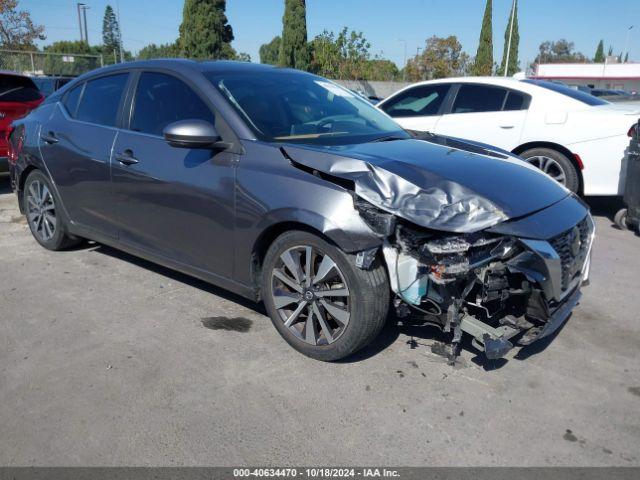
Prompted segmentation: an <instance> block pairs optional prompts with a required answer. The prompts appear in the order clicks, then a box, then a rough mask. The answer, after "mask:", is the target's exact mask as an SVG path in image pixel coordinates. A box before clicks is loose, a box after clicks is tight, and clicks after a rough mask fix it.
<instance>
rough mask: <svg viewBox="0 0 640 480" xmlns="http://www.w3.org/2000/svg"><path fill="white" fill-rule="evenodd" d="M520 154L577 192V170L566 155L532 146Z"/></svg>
mask: <svg viewBox="0 0 640 480" xmlns="http://www.w3.org/2000/svg"><path fill="white" fill-rule="evenodd" d="M520 156H521V157H522V158H524V159H525V160H526V161H527V163H530V164H531V165H533V166H534V167H536V168H538V169H540V170H542V171H543V172H544V173H546V174H547V175H549V176H550V177H551V178H553V179H554V180H555V181H556V182H558V183H561V184H562V185H564V186H565V187H567V188H568V189H569V190H571V191H572V192H574V193H577V192H578V190H579V189H580V176H579V174H578V170H577V169H576V167H575V165H574V164H573V162H571V160H569V159H568V158H567V156H566V155H563V154H562V153H560V152H558V151H557V150H552V149H550V148H532V149H529V150H526V151H524V152H522V153H521V154H520Z"/></svg>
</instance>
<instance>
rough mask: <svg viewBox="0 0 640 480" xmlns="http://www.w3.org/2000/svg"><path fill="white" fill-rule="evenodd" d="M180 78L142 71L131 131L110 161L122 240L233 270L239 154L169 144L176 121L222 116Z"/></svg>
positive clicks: (186, 261)
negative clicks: (165, 135)
mask: <svg viewBox="0 0 640 480" xmlns="http://www.w3.org/2000/svg"><path fill="white" fill-rule="evenodd" d="M203 98H204V96H202V97H201V96H200V95H199V94H198V93H196V91H195V90H194V89H192V88H191V87H190V86H189V85H187V84H186V83H185V82H184V81H183V80H181V79H180V78H177V77H175V76H173V75H170V74H168V73H159V72H142V73H141V74H140V76H139V78H138V80H137V84H136V87H135V93H134V96H133V99H132V101H131V118H130V121H129V129H128V130H126V131H122V132H120V133H119V134H118V137H117V139H116V142H115V145H114V149H113V152H114V155H113V159H112V163H111V167H112V181H113V191H114V196H115V199H116V205H115V208H116V216H117V219H118V225H119V239H120V242H122V243H123V244H127V245H131V246H133V247H135V248H137V249H142V250H144V251H147V252H150V253H152V254H153V255H156V256H160V257H164V258H167V259H169V260H171V261H173V262H178V263H180V264H181V265H185V266H188V267H191V268H194V269H196V270H200V271H203V272H206V273H213V274H215V275H218V276H222V277H227V278H229V277H231V276H232V273H233V272H232V267H233V263H232V259H233V255H234V242H233V228H234V215H235V212H234V186H235V175H236V163H237V160H238V156H237V155H236V154H234V153H230V152H224V151H223V152H221V151H216V150H211V149H189V148H176V147H172V146H170V145H169V144H168V143H167V142H165V140H164V138H163V137H162V131H163V129H164V128H165V127H166V126H167V125H169V124H170V123H173V122H176V121H178V120H189V119H198V120H204V121H207V122H209V123H211V124H212V125H214V126H216V127H217V128H218V130H219V131H221V132H222V131H224V129H222V128H220V126H219V123H220V122H221V121H222V120H221V119H220V118H219V116H218V115H216V113H215V112H214V111H213V109H212V108H211V106H210V105H209V104H208V103H207V102H205V101H204V100H203Z"/></svg>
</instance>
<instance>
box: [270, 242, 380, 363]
mask: <svg viewBox="0 0 640 480" xmlns="http://www.w3.org/2000/svg"><path fill="white" fill-rule="evenodd" d="M307 259H310V260H309V262H307ZM309 267H310V269H311V275H309V276H308V275H307V271H308V270H307V269H308V268H309ZM307 277H309V278H307ZM261 287H262V297H263V300H264V304H265V307H266V309H267V312H268V313H269V316H270V317H271V321H272V322H273V325H274V326H275V327H276V329H277V330H278V333H280V335H281V336H282V337H283V338H284V339H285V340H286V341H287V343H289V345H291V346H292V347H293V348H295V349H296V350H297V351H298V352H300V353H302V354H304V355H306V356H308V357H311V358H314V359H317V360H322V361H326V362H330V361H335V360H339V359H342V358H345V357H347V356H349V355H351V354H353V353H355V352H356V351H358V350H360V349H361V348H363V347H365V346H366V345H368V344H369V343H371V341H372V340H373V339H374V338H375V337H376V336H377V335H378V334H379V333H380V331H381V330H382V328H383V326H384V324H385V321H386V319H387V313H388V309H389V295H390V288H389V280H388V278H387V272H386V270H385V268H384V266H383V265H382V263H381V261H380V259H376V261H375V262H374V263H373V265H372V266H371V268H370V269H369V270H362V269H360V268H358V267H356V265H355V256H354V255H350V254H347V253H344V252H343V251H342V250H340V249H339V248H338V247H336V246H334V245H332V244H331V243H329V242H327V241H325V240H323V239H322V238H320V237H319V236H317V235H313V234H311V233H308V232H303V231H296V230H294V231H290V232H287V233H284V234H282V235H281V236H279V237H278V238H277V239H276V240H275V241H274V242H273V244H272V245H271V246H270V247H269V250H268V251H267V254H266V256H265V260H264V262H263V268H262V285H261Z"/></svg>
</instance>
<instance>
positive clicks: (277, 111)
mask: <svg viewBox="0 0 640 480" xmlns="http://www.w3.org/2000/svg"><path fill="white" fill-rule="evenodd" d="M205 75H206V76H207V78H208V79H209V80H210V81H211V82H212V83H213V85H214V86H215V88H216V89H217V90H218V91H219V92H220V93H222V94H223V95H224V96H225V97H226V98H227V99H228V100H229V102H230V103H231V105H232V106H233V107H234V108H235V109H236V110H237V111H238V112H239V113H240V115H242V117H244V119H245V121H246V122H247V124H248V125H249V126H250V127H251V128H252V130H253V131H254V132H255V134H256V136H257V137H258V138H259V139H260V140H263V141H267V142H289V143H291V142H293V143H306V144H314V145H347V144H356V143H364V142H368V141H372V140H377V139H382V138H389V137H400V138H409V134H408V133H406V132H405V131H404V130H402V127H400V126H399V125H398V124H397V123H395V122H394V121H393V120H392V119H391V118H389V117H388V116H387V115H385V114H384V113H382V112H380V111H379V110H377V109H376V108H375V107H373V106H372V105H371V104H370V103H369V102H367V101H366V100H364V99H362V98H360V96H358V95H356V94H354V93H353V92H351V91H349V90H347V89H345V88H342V87H341V86H339V85H337V84H335V83H333V82H330V81H329V80H325V79H323V78H321V77H316V76H314V75H310V74H306V73H302V72H295V71H287V70H274V71H273V72H261V73H259V74H256V73H255V72H247V73H232V74H220V73H216V72H209V73H205Z"/></svg>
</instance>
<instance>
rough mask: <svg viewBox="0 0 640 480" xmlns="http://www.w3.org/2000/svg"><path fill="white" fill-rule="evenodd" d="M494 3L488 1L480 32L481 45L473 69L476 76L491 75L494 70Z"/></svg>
mask: <svg viewBox="0 0 640 480" xmlns="http://www.w3.org/2000/svg"><path fill="white" fill-rule="evenodd" d="M491 15H492V2H491V0H487V5H486V7H485V9H484V17H483V19H482V30H480V43H479V45H478V52H477V53H476V60H475V63H474V67H473V74H474V75H485V76H486V75H491V71H492V69H493V32H492V28H491Z"/></svg>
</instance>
